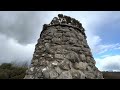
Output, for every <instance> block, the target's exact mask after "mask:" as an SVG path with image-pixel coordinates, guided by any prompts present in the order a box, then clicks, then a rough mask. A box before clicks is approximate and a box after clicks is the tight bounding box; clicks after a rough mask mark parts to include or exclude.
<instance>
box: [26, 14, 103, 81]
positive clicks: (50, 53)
mask: <svg viewBox="0 0 120 90" xmlns="http://www.w3.org/2000/svg"><path fill="white" fill-rule="evenodd" d="M84 31H85V30H84V28H83V27H82V24H81V23H80V22H78V21H77V20H75V19H73V18H71V17H68V16H63V15H62V14H59V15H58V18H57V17H55V18H54V19H53V20H52V22H51V23H50V24H48V25H47V24H45V25H44V26H43V31H42V32H41V34H40V38H39V39H38V43H37V44H36V46H35V52H34V54H33V59H32V62H31V66H30V68H29V69H28V70H27V71H26V76H25V78H24V79H103V76H102V73H101V72H100V71H99V70H98V69H97V67H95V60H94V58H93V56H92V53H91V50H90V48H89V46H88V44H87V40H86V35H85V32H84Z"/></svg>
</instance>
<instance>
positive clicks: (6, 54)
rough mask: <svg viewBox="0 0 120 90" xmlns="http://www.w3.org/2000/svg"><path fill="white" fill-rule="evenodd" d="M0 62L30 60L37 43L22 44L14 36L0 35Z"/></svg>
mask: <svg viewBox="0 0 120 90" xmlns="http://www.w3.org/2000/svg"><path fill="white" fill-rule="evenodd" d="M0 40H1V41H2V43H1V44H0V50H1V53H0V63H3V62H11V61H14V60H15V61H18V60H19V61H24V60H26V61H27V60H28V61H30V60H31V59H32V54H33V51H34V46H35V44H27V45H21V44H19V43H18V42H17V41H16V40H14V39H12V38H7V37H6V36H4V35H0Z"/></svg>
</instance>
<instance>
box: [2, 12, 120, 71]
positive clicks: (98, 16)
mask: <svg viewBox="0 0 120 90" xmlns="http://www.w3.org/2000/svg"><path fill="white" fill-rule="evenodd" d="M59 13H62V14H65V15H68V16H71V17H73V18H75V19H77V20H79V21H80V22H81V23H82V25H83V27H84V28H85V30H86V35H87V41H88V44H89V46H90V47H91V50H92V54H93V56H94V59H95V61H96V66H97V67H98V68H99V69H100V70H114V71H117V70H120V39H119V37H120V36H119V33H120V12H119V11H16V12H15V11H9V12H8V11H4V12H3V11H0V42H1V43H0V50H1V51H2V53H0V62H1V63H2V62H11V61H12V60H18V61H20V60H21V61H24V60H28V61H31V59H32V55H33V52H34V48H35V44H36V43H37V39H38V38H39V35H40V32H41V30H42V26H43V24H45V23H46V24H47V23H49V22H50V21H51V20H52V18H53V17H55V16H57V14H59Z"/></svg>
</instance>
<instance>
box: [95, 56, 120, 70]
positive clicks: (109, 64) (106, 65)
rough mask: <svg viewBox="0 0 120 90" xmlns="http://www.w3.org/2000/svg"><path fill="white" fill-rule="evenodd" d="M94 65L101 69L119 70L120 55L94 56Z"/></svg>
mask: <svg viewBox="0 0 120 90" xmlns="http://www.w3.org/2000/svg"><path fill="white" fill-rule="evenodd" d="M95 60H96V63H97V64H96V66H97V67H98V68H99V70H101V71H120V55H113V56H112V55H106V56H105V57H103V58H95Z"/></svg>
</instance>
